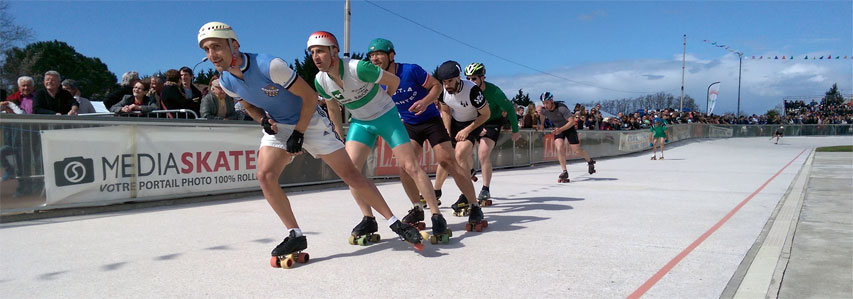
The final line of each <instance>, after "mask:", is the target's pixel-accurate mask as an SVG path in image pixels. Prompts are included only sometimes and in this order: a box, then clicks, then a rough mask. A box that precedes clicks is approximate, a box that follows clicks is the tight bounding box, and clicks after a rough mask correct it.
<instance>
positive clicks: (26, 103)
mask: <svg viewBox="0 0 853 299" xmlns="http://www.w3.org/2000/svg"><path fill="white" fill-rule="evenodd" d="M35 90H36V89H35V81H34V80H33V77H30V76H21V77H18V91H16V92H15V93H13V94H12V95H10V96H8V97H7V98H6V100H7V101H10V102H12V104H15V105H16V106H18V108H21V110H23V111H24V114H33V96H34V95H35V94H34V91H35Z"/></svg>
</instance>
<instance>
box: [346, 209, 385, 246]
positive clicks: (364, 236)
mask: <svg viewBox="0 0 853 299" xmlns="http://www.w3.org/2000/svg"><path fill="white" fill-rule="evenodd" d="M377 230H378V226H377V224H376V218H375V217H370V216H364V218H362V219H361V222H359V223H358V225H356V226H355V227H354V228H353V229H352V235H350V237H349V243H350V245H356V244H357V245H362V246H364V245H367V242H374V243H376V242H379V234H377V233H376V231H377Z"/></svg>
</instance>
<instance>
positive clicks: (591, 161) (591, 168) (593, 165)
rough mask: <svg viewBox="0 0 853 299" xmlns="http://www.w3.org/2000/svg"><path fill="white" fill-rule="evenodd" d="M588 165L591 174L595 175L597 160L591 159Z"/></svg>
mask: <svg viewBox="0 0 853 299" xmlns="http://www.w3.org/2000/svg"><path fill="white" fill-rule="evenodd" d="M586 164H587V165H588V166H589V174H593V173H595V160H592V159H590V160H589V162H586Z"/></svg>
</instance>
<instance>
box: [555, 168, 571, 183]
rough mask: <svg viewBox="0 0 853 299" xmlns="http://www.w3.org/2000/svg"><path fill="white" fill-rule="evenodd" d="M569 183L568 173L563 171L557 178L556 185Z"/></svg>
mask: <svg viewBox="0 0 853 299" xmlns="http://www.w3.org/2000/svg"><path fill="white" fill-rule="evenodd" d="M568 182H569V172H568V171H565V170H563V173H561V174H560V176H559V177H557V183H568Z"/></svg>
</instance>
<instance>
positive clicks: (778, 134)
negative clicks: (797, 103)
mask: <svg viewBox="0 0 853 299" xmlns="http://www.w3.org/2000/svg"><path fill="white" fill-rule="evenodd" d="M783 135H785V127H784V126H779V128H778V129H776V131H775V132H773V137H770V140H773V138H776V143H775V144H779V138H782V136H783Z"/></svg>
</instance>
